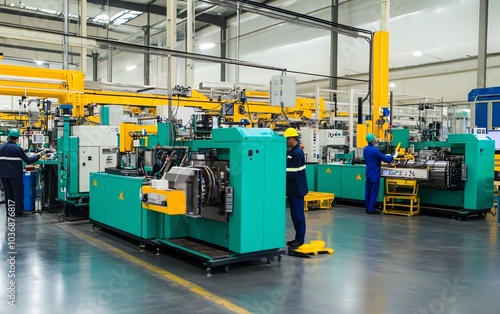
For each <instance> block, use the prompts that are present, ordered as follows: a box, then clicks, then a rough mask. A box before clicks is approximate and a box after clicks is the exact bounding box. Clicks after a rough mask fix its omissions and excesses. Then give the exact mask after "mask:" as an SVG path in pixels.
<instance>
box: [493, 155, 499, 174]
mask: <svg viewBox="0 0 500 314" xmlns="http://www.w3.org/2000/svg"><path fill="white" fill-rule="evenodd" d="M494 169H495V171H499V172H500V154H495V168H494Z"/></svg>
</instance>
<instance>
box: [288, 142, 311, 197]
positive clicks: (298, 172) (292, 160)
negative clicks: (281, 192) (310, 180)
mask: <svg viewBox="0 0 500 314" xmlns="http://www.w3.org/2000/svg"><path fill="white" fill-rule="evenodd" d="M307 192H308V188H307V179H306V159H305V157H304V151H303V150H302V148H301V147H300V145H299V144H297V145H295V146H294V147H292V149H290V150H289V151H288V153H287V154H286V195H292V196H306V194H307Z"/></svg>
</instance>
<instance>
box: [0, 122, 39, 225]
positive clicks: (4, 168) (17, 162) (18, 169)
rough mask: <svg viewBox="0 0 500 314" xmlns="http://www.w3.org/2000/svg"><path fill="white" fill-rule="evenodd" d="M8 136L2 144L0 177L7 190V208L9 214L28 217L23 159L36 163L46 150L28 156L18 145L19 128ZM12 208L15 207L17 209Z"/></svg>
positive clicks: (0, 148) (12, 130) (0, 147)
mask: <svg viewBox="0 0 500 314" xmlns="http://www.w3.org/2000/svg"><path fill="white" fill-rule="evenodd" d="M8 136H9V140H8V141H7V142H6V143H4V144H2V146H0V178H1V179H2V183H3V187H4V192H5V208H6V211H7V216H10V217H13V216H14V215H15V217H27V216H28V215H26V214H24V184H23V161H24V162H25V163H27V164H32V163H35V162H36V161H38V160H39V159H40V157H41V156H42V154H43V153H44V152H45V151H41V152H39V153H36V154H35V156H33V157H28V156H26V154H25V153H24V150H23V149H22V148H21V147H19V146H18V145H17V144H18V142H19V136H20V132H19V130H18V129H11V130H10V131H9V135H8ZM12 208H15V211H13V210H12ZM9 209H10V210H9Z"/></svg>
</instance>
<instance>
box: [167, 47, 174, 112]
mask: <svg viewBox="0 0 500 314" xmlns="http://www.w3.org/2000/svg"><path fill="white" fill-rule="evenodd" d="M167 94H168V112H167V113H168V116H167V120H168V121H171V120H170V119H172V118H173V117H172V55H169V56H168V76H167ZM171 122H173V121H171Z"/></svg>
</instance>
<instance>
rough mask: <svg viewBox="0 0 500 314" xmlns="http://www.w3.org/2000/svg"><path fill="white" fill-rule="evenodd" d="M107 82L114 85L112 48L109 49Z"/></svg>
mask: <svg viewBox="0 0 500 314" xmlns="http://www.w3.org/2000/svg"><path fill="white" fill-rule="evenodd" d="M107 61H108V62H107V64H106V65H107V72H108V73H107V77H108V79H107V81H108V83H112V82H113V49H112V48H111V47H109V49H108V60H107Z"/></svg>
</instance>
